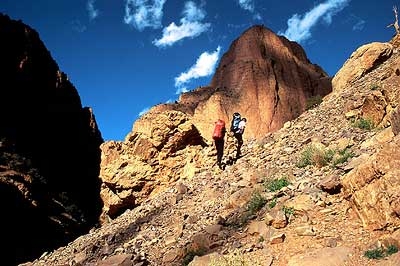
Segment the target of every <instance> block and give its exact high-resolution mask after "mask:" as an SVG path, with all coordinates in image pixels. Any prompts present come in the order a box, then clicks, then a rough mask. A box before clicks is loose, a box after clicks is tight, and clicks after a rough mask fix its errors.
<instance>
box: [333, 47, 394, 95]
mask: <svg viewBox="0 0 400 266" xmlns="http://www.w3.org/2000/svg"><path fill="white" fill-rule="evenodd" d="M392 50H393V47H392V45H391V44H388V43H378V42H374V43H369V44H366V45H363V46H361V47H359V48H358V49H357V50H356V51H355V52H353V53H352V54H351V56H350V58H349V59H347V61H346V62H345V63H344V65H343V66H342V67H341V68H340V70H339V71H338V72H337V73H336V74H335V76H334V77H333V79H332V85H333V90H334V91H340V90H343V89H345V88H346V86H348V85H349V84H351V83H352V82H354V81H356V80H357V79H360V78H361V77H362V76H364V75H365V74H366V73H368V72H369V71H371V70H372V69H373V68H374V67H376V66H378V65H379V64H381V63H382V62H383V61H385V60H387V59H388V58H389V57H390V56H391V55H392Z"/></svg>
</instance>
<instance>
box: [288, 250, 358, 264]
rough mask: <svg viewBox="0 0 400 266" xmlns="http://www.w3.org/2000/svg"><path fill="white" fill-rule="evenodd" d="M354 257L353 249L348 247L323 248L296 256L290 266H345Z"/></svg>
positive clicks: (291, 259)
mask: <svg viewBox="0 0 400 266" xmlns="http://www.w3.org/2000/svg"><path fill="white" fill-rule="evenodd" d="M351 255H352V249H351V248H348V247H335V248H322V249H317V250H313V251H310V252H308V253H306V254H302V255H296V256H293V257H292V258H290V259H289V261H288V264H287V265H288V266H311V265H315V266H317V265H324V266H337V265H345V263H346V261H347V260H348V259H349V257H350V256H351Z"/></svg>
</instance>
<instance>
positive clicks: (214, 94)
mask: <svg viewBox="0 0 400 266" xmlns="http://www.w3.org/2000/svg"><path fill="white" fill-rule="evenodd" d="M331 90H332V86H331V80H330V77H328V75H327V74H326V73H325V72H324V71H323V69H322V68H321V67H319V66H318V65H316V64H312V63H311V62H310V61H309V60H308V58H307V56H306V54H305V52H304V50H303V48H302V47H301V46H300V45H299V44H297V43H295V42H291V41H289V40H287V39H286V38H285V37H283V36H278V35H276V34H275V33H274V32H272V31H271V30H269V29H268V28H266V27H264V26H260V25H257V26H253V27H251V28H249V29H248V30H246V31H245V32H244V33H242V34H241V36H239V37H238V38H237V39H236V40H235V41H233V42H232V44H231V46H230V47H229V50H228V51H227V52H226V53H225V54H224V55H223V56H222V58H221V60H220V63H219V65H218V67H217V69H216V71H215V74H214V76H213V78H212V81H211V83H210V84H209V85H208V86H205V87H200V88H197V89H195V90H193V91H190V92H186V93H183V94H181V96H180V98H179V100H178V101H177V102H175V103H171V104H160V105H157V106H155V107H153V108H151V109H150V111H149V112H148V113H147V115H146V116H145V117H144V123H146V120H148V119H149V117H150V116H156V115H157V114H158V113H160V112H163V111H166V110H175V111H181V112H184V113H186V114H188V115H190V116H191V117H192V121H193V123H194V124H195V125H196V128H197V129H198V130H199V132H200V134H201V135H202V136H203V137H204V138H205V139H208V140H211V132H210V127H212V126H213V125H214V122H215V121H216V120H217V119H218V118H221V119H223V120H225V121H226V122H228V121H229V120H230V119H231V116H232V114H233V113H234V112H239V113H241V114H242V115H243V116H244V117H246V118H248V121H251V122H249V123H248V125H247V128H246V133H247V136H248V137H249V138H259V137H262V136H264V135H265V134H266V133H268V132H272V131H275V130H277V129H279V128H281V127H282V125H283V124H284V123H285V122H286V121H288V120H291V119H294V118H296V117H298V116H299V115H300V114H301V113H302V112H304V111H305V110H306V107H307V100H308V99H309V98H313V97H316V96H321V97H323V96H325V95H326V94H328V93H329V92H331ZM141 122H142V119H138V120H137V121H136V122H135V124H134V128H133V131H140V130H141V128H143V127H144V126H143V125H142V123H141Z"/></svg>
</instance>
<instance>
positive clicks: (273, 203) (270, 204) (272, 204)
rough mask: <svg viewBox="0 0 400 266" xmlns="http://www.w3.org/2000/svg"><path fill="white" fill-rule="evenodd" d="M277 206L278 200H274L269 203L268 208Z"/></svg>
mask: <svg viewBox="0 0 400 266" xmlns="http://www.w3.org/2000/svg"><path fill="white" fill-rule="evenodd" d="M275 206H276V198H273V199H272V200H271V201H270V202H269V203H268V207H270V208H271V209H272V208H273V207H275Z"/></svg>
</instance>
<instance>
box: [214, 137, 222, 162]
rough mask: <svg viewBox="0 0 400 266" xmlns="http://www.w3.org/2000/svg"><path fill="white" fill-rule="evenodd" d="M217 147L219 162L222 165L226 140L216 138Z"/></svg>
mask: <svg viewBox="0 0 400 266" xmlns="http://www.w3.org/2000/svg"><path fill="white" fill-rule="evenodd" d="M215 147H216V149H217V164H218V166H219V167H221V164H222V156H223V154H224V140H223V139H222V140H216V141H215Z"/></svg>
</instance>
